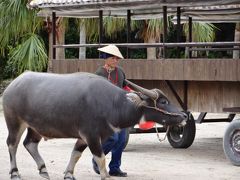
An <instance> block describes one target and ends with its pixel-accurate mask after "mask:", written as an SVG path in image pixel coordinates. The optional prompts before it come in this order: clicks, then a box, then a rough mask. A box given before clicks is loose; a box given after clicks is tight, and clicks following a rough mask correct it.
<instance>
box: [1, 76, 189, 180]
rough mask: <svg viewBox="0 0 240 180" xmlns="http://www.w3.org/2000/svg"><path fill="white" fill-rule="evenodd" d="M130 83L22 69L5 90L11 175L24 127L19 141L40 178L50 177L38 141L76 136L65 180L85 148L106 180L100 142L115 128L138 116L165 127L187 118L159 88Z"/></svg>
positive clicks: (14, 172) (15, 176)
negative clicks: (123, 85)
mask: <svg viewBox="0 0 240 180" xmlns="http://www.w3.org/2000/svg"><path fill="white" fill-rule="evenodd" d="M128 83H129V84H130V85H131V86H132V87H133V89H135V90H136V92H126V91H124V90H122V89H120V88H118V87H117V86H115V85H113V84H112V83H111V82H109V81H107V80H106V79H104V78H103V77H100V76H97V75H94V74H90V73H73V74H65V75H63V74H50V73H35V72H25V73H23V74H22V75H20V76H19V77H17V78H16V79H15V80H14V81H13V82H12V83H11V84H10V85H9V86H8V87H7V88H6V90H5V91H4V93H3V110H4V116H5V120H6V124H7V128H8V132H9V135H8V138H7V145H8V148H9V154H10V164H11V169H10V175H11V179H14V180H19V179H21V177H20V175H19V172H18V168H17V164H16V151H17V146H18V144H19V140H20V138H21V136H22V134H23V132H24V131H25V130H26V129H28V132H27V136H26V138H25V140H24V142H23V144H24V146H25V148H26V149H27V150H28V152H29V153H30V154H31V155H32V157H33V159H34V160H35V161H36V164H37V167H38V169H39V173H40V175H41V176H43V177H45V178H48V179H49V175H48V172H47V169H46V166H45V163H44V161H43V159H42V157H41V156H40V154H39V152H38V143H39V142H40V140H41V139H42V138H46V139H51V138H76V139H77V142H76V144H75V146H74V149H73V151H72V155H71V157H70V161H69V164H68V166H67V168H66V171H65V175H64V179H69V180H73V179H75V177H74V176H73V171H74V167H75V164H76V163H77V160H78V159H79V158H80V156H81V154H82V152H83V151H84V149H85V148H86V147H87V146H88V147H89V149H90V151H91V153H92V154H93V157H94V159H95V161H96V162H97V164H98V167H99V170H100V175H101V179H106V178H108V177H109V174H108V172H107V170H106V167H105V156H104V153H103V151H102V148H101V142H102V141H104V139H106V138H107V137H108V136H110V135H111V134H112V133H113V132H114V131H118V130H120V129H122V128H126V127H131V126H133V125H135V124H137V123H138V122H139V121H140V120H151V121H155V122H157V123H159V124H163V125H166V126H168V125H176V124H180V123H182V122H184V121H185V119H186V118H187V117H186V114H185V113H183V112H180V111H179V110H178V109H177V108H176V107H175V106H174V105H172V104H171V103H170V102H169V100H168V99H167V97H166V96H165V95H164V94H163V93H162V92H161V91H160V90H158V89H153V90H148V89H145V88H142V87H139V86H137V85H136V84H133V83H131V82H129V81H128Z"/></svg>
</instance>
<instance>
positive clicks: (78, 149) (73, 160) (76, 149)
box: [64, 139, 87, 180]
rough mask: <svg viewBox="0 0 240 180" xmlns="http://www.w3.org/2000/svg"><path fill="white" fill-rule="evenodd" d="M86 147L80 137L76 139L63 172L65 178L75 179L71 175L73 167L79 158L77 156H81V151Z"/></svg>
mask: <svg viewBox="0 0 240 180" xmlns="http://www.w3.org/2000/svg"><path fill="white" fill-rule="evenodd" d="M86 147H87V144H86V142H84V141H83V140H82V139H78V140H77V142H76V144H75V146H74V148H73V151H72V154H71V157H70V161H69V163H68V166H67V168H66V170H65V172H64V173H65V176H64V179H65V180H75V177H74V176H73V173H74V167H75V165H76V163H77V161H78V160H79V158H80V157H81V155H82V152H83V151H84V150H85V149H86Z"/></svg>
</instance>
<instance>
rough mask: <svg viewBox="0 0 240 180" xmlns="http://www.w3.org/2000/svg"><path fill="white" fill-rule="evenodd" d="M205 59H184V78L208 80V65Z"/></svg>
mask: <svg viewBox="0 0 240 180" xmlns="http://www.w3.org/2000/svg"><path fill="white" fill-rule="evenodd" d="M206 63H207V62H206V61H205V60H185V61H183V64H184V69H183V75H184V77H183V79H186V80H206V79H207V75H208V74H207V73H206V72H207V70H206V69H207V66H206Z"/></svg>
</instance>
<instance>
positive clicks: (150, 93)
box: [125, 79, 158, 99]
mask: <svg viewBox="0 0 240 180" xmlns="http://www.w3.org/2000/svg"><path fill="white" fill-rule="evenodd" d="M125 81H126V82H127V83H128V84H130V85H131V86H132V87H133V88H134V89H135V90H136V91H140V92H141V93H143V94H144V95H146V96H148V97H150V98H152V99H157V98H158V94H157V92H156V91H152V90H149V89H145V88H143V87H141V86H138V85H137V84H134V83H133V82H131V81H129V80H127V79H125Z"/></svg>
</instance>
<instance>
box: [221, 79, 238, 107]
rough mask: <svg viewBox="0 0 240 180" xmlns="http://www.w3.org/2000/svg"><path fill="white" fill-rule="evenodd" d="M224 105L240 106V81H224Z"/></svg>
mask: <svg viewBox="0 0 240 180" xmlns="http://www.w3.org/2000/svg"><path fill="white" fill-rule="evenodd" d="M222 85H223V107H236V106H240V82H222Z"/></svg>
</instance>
